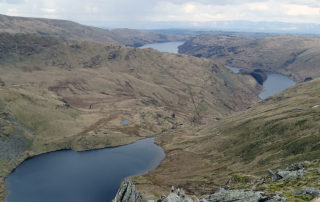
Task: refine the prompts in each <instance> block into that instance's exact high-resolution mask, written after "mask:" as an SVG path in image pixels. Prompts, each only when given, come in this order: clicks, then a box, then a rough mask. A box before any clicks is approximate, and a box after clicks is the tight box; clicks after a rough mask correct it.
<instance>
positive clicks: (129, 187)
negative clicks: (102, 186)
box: [113, 180, 145, 202]
mask: <svg viewBox="0 0 320 202" xmlns="http://www.w3.org/2000/svg"><path fill="white" fill-rule="evenodd" d="M142 201H145V200H143V197H142V195H141V194H140V192H138V191H137V190H136V187H135V185H134V184H133V183H132V182H131V181H129V180H126V181H124V182H123V183H122V184H121V186H120V189H119V190H118V193H117V195H116V197H115V198H114V200H113V202H142Z"/></svg>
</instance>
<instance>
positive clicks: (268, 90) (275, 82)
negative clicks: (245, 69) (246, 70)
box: [226, 66, 296, 99]
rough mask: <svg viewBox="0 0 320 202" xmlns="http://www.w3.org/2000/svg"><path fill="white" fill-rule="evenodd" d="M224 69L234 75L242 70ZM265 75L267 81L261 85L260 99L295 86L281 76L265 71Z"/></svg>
mask: <svg viewBox="0 0 320 202" xmlns="http://www.w3.org/2000/svg"><path fill="white" fill-rule="evenodd" d="M226 67H227V68H228V69H230V70H231V71H233V72H234V73H239V72H240V70H241V69H242V68H239V67H230V66H226ZM265 73H266V74H267V80H266V81H265V82H264V83H263V91H262V92H261V93H260V94H259V97H260V98H261V99H266V98H268V97H270V96H272V95H275V94H277V93H280V92H281V91H284V90H285V89H287V88H289V87H290V86H293V85H295V84H296V83H295V82H294V81H293V80H291V79H290V78H289V77H287V76H285V75H283V74H279V73H275V72H268V71H265Z"/></svg>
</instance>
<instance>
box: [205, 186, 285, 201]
mask: <svg viewBox="0 0 320 202" xmlns="http://www.w3.org/2000/svg"><path fill="white" fill-rule="evenodd" d="M201 201H203V202H218V201H219V202H220V201H224V202H231V201H247V202H256V201H286V199H285V198H282V197H279V196H278V195H275V196H270V195H266V194H265V193H264V192H259V191H252V190H225V189H220V190H219V191H217V192H216V193H214V194H212V195H209V196H207V197H205V198H204V199H202V200H201Z"/></svg>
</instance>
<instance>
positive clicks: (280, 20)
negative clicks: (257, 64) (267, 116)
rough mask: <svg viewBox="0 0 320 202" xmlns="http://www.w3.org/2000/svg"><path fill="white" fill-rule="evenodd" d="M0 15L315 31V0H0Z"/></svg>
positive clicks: (98, 23) (319, 15) (319, 4)
mask: <svg viewBox="0 0 320 202" xmlns="http://www.w3.org/2000/svg"><path fill="white" fill-rule="evenodd" d="M0 13H2V14H4V15H9V16H23V17H36V18H49V19H63V20H71V21H75V22H78V23H81V24H84V25H90V26H95V27H105V28H130V29H140V30H141V29H198V30H199V29H200V30H203V29H205V30H211V29H215V30H217V29H218V30H222V31H224V30H230V31H232V30H234V31H248V32H256V31H258V32H280V33H314V32H315V33H320V24H319V19H320V1H318V0H187V1H183V0H139V1H132V0H90V1H87V0H68V1H65V0H55V1H51V0H0Z"/></svg>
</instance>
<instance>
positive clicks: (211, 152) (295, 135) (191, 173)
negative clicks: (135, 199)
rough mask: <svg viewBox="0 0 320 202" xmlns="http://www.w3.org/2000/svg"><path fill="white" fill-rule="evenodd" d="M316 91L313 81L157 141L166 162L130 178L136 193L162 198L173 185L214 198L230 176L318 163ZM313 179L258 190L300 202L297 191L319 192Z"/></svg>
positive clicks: (319, 114) (318, 82) (318, 83)
mask: <svg viewBox="0 0 320 202" xmlns="http://www.w3.org/2000/svg"><path fill="white" fill-rule="evenodd" d="M319 90H320V79H319V78H318V79H315V80H314V81H310V82H306V83H302V84H299V85H296V86H294V87H291V88H289V89H288V90H286V91H284V92H283V93H281V94H278V95H276V96H273V97H270V98H268V99H266V100H264V101H262V102H259V104H257V105H256V106H254V107H252V108H250V109H248V110H245V111H241V112H236V113H233V114H232V115H231V116H228V117H225V118H223V119H222V120H220V121H218V122H215V123H211V124H207V125H206V126H204V127H202V128H198V129H195V130H184V129H181V130H180V131H175V133H173V134H165V135H162V136H160V137H159V138H158V139H157V143H158V144H159V145H161V146H162V148H164V150H165V152H166V159H165V160H164V161H163V162H162V163H161V164H160V166H159V167H158V168H157V169H156V170H154V171H152V172H151V173H149V174H147V175H146V176H142V177H136V178H135V179H134V180H135V184H136V185H137V187H138V190H143V191H144V192H145V193H147V195H148V194H149V195H152V196H161V195H163V194H166V193H167V192H168V187H170V186H171V185H175V186H176V187H181V188H183V189H184V190H186V193H188V194H189V195H193V194H195V195H197V196H202V195H204V194H211V193H214V192H215V191H216V190H217V189H218V188H219V187H220V186H223V185H225V184H227V182H228V180H229V179H230V178H231V177H232V176H236V177H237V178H239V180H241V179H242V178H241V176H247V175H258V176H261V175H267V170H268V169H278V168H285V167H286V166H289V165H291V164H293V163H297V162H304V161H307V160H308V161H310V162H312V161H313V160H315V159H318V158H319V156H320V147H319V140H320V107H319V105H320V96H319V93H318V92H319ZM310 162H309V163H310ZM239 173H240V174H241V175H238V174H239ZM313 174H314V173H313ZM313 174H312V175H313ZM308 176H309V177H310V176H311V174H310V175H308ZM313 178H314V176H313ZM317 178H318V174H317V173H315V178H314V179H315V181H314V182H313V181H308V180H307V181H303V180H304V179H301V181H299V179H297V180H291V181H290V180H289V181H281V183H278V184H276V183H275V184H276V185H274V184H273V185H271V186H270V187H262V188H263V189H267V190H269V191H271V192H272V194H275V191H285V192H286V193H285V194H286V195H285V196H286V197H289V198H290V197H291V199H290V200H289V201H291V200H292V201H299V200H298V198H294V196H295V194H294V193H295V192H296V191H297V189H298V190H301V189H303V188H306V187H308V186H310V184H313V185H312V186H315V187H316V188H318V189H319V188H320V187H319V183H318V184H317V183H315V182H316V180H317ZM243 179H245V178H243ZM242 182H243V184H245V185H246V188H245V189H253V188H252V187H253V184H250V183H248V182H246V181H242ZM152 185H154V186H152ZM155 185H157V186H155ZM283 193H284V192H283ZM292 197H293V198H292ZM297 197H299V196H297ZM300 201H303V200H300ZM306 201H308V200H306Z"/></svg>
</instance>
